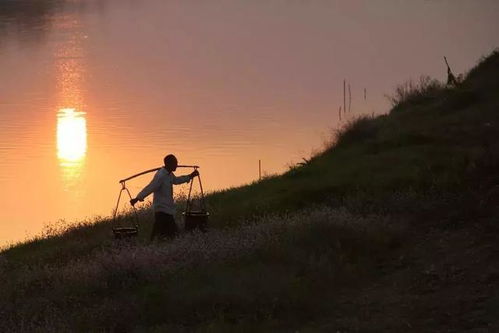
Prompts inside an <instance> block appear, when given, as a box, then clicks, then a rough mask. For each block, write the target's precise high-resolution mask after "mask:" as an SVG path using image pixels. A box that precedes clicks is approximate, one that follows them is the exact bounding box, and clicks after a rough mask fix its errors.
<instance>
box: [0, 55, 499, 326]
mask: <svg viewBox="0 0 499 333" xmlns="http://www.w3.org/2000/svg"><path fill="white" fill-rule="evenodd" d="M392 100H393V102H394V105H393V108H392V109H391V110H390V112H388V113H387V114H385V115H380V116H375V117H372V116H364V117H359V118H358V119H355V120H353V121H351V122H350V123H349V124H347V125H346V126H345V127H344V128H343V129H341V130H340V131H339V132H338V133H336V135H335V139H334V140H333V142H332V143H331V144H330V146H329V147H328V148H327V149H325V150H324V151H323V152H321V153H319V154H317V155H316V156H314V157H313V158H312V159H311V160H310V161H309V162H308V163H306V164H305V165H302V166H296V167H292V168H290V170H289V171H288V172H286V173H284V174H283V175H279V176H274V177H269V178H266V179H264V180H262V181H260V182H256V183H253V184H250V185H247V186H243V187H239V188H234V189H228V190H224V191H219V192H216V193H211V194H210V195H209V196H208V207H209V210H210V213H211V215H212V219H211V220H210V224H211V228H212V230H211V231H210V232H209V233H207V234H194V235H190V234H183V235H181V237H179V238H178V239H176V240H175V241H173V242H169V243H159V244H156V243H155V244H149V243H148V242H147V241H146V238H147V235H148V233H149V231H150V230H149V229H150V226H151V214H150V211H149V210H148V209H143V210H141V211H140V212H139V213H140V218H141V221H143V225H142V228H141V235H140V237H139V239H138V240H137V241H136V242H135V243H117V242H116V241H114V240H113V239H112V238H111V237H110V221H109V219H103V220H101V221H95V222H92V223H86V224H85V223H84V224H81V225H79V226H75V227H72V228H70V229H67V230H56V231H55V232H53V233H52V234H48V235H46V236H47V237H41V238H39V239H34V240H32V241H29V242H26V243H24V244H19V245H17V246H13V247H11V248H9V249H6V250H5V251H3V252H2V253H1V256H0V278H1V279H2V281H4V285H3V287H2V288H1V289H0V329H1V330H2V331H26V330H28V331H31V330H55V331H64V330H77V331H89V330H90V331H99V330H110V331H165V330H172V331H202V332H220V331H227V332H230V331H248V332H249V331H291V330H300V331H305V332H307V331H310V332H316V331H341V332H343V331H347V332H350V331H388V332H401V331H411V330H412V331H494V330H499V320H498V318H499V313H498V310H497V309H498V307H497V304H499V293H498V292H497V290H496V286H497V283H498V282H499V280H498V279H499V264H498V260H497V259H498V253H499V252H498V249H497V244H498V236H497V235H498V231H499V228H498V225H497V221H498V219H497V218H498V216H499V112H498V110H499V52H498V51H495V52H493V53H492V54H491V55H489V56H487V57H485V58H483V59H482V60H481V61H480V63H479V64H478V65H477V66H476V67H474V68H473V69H471V70H470V72H469V73H468V74H467V75H466V76H465V78H464V80H463V82H461V83H460V84H459V85H458V86H456V87H447V86H444V85H443V84H441V83H439V82H438V81H436V80H432V79H424V80H422V81H420V82H418V83H416V84H414V85H401V86H400V87H399V88H398V89H397V90H396V91H395V93H394V95H393V96H392ZM177 221H180V220H177Z"/></svg>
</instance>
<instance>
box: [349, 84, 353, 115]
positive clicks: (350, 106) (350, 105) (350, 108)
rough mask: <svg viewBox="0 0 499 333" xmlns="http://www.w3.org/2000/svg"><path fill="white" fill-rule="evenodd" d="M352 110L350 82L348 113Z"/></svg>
mask: <svg viewBox="0 0 499 333" xmlns="http://www.w3.org/2000/svg"><path fill="white" fill-rule="evenodd" d="M350 111H352V90H351V89H350V83H349V84H348V113H350Z"/></svg>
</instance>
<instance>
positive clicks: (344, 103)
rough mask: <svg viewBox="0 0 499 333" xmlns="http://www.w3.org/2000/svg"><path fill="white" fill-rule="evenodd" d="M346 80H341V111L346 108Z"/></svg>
mask: <svg viewBox="0 0 499 333" xmlns="http://www.w3.org/2000/svg"><path fill="white" fill-rule="evenodd" d="M346 86H347V82H346V80H343V112H345V111H346V110H347V102H346Z"/></svg>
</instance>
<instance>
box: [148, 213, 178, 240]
mask: <svg viewBox="0 0 499 333" xmlns="http://www.w3.org/2000/svg"><path fill="white" fill-rule="evenodd" d="M177 232H178V229H177V225H176V224H175V219H174V218H173V216H172V215H170V214H166V213H163V212H156V213H155V214H154V225H153V226H152V233H151V241H152V240H154V238H156V237H157V238H158V239H160V240H163V239H165V238H174V237H175V236H176V235H177Z"/></svg>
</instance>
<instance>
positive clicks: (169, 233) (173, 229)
mask: <svg viewBox="0 0 499 333" xmlns="http://www.w3.org/2000/svg"><path fill="white" fill-rule="evenodd" d="M165 215H166V219H165V220H166V224H165V235H164V236H165V237H166V238H169V239H172V238H175V236H177V233H178V228H177V224H176V223H175V218H174V217H173V215H169V214H165Z"/></svg>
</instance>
